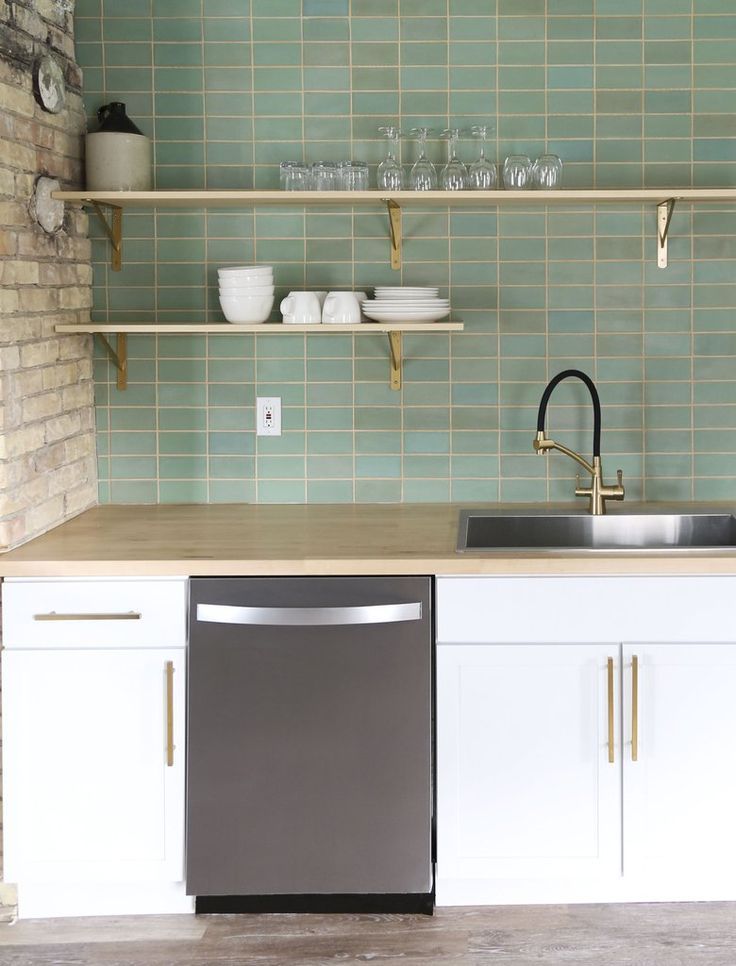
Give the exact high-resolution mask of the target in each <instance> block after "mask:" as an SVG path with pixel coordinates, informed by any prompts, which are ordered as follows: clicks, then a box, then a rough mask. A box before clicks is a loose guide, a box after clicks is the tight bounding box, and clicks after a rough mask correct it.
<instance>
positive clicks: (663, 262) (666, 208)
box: [657, 198, 677, 268]
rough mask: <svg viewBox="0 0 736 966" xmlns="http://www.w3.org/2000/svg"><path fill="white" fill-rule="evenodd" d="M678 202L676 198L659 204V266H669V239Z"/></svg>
mask: <svg viewBox="0 0 736 966" xmlns="http://www.w3.org/2000/svg"><path fill="white" fill-rule="evenodd" d="M676 204H677V202H676V201H675V199H674V198H670V199H669V200H668V201H663V202H661V203H660V204H658V205H657V267H658V268H667V239H668V237H669V233H670V225H671V224H672V216H673V215H674V213H675V205H676Z"/></svg>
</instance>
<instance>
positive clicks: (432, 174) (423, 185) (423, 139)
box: [409, 127, 437, 191]
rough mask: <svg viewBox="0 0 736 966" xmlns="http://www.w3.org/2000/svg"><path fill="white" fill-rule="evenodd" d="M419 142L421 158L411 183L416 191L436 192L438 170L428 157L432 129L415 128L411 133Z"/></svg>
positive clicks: (415, 167) (413, 171)
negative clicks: (428, 140)
mask: <svg viewBox="0 0 736 966" xmlns="http://www.w3.org/2000/svg"><path fill="white" fill-rule="evenodd" d="M409 133H410V134H411V136H412V137H413V138H416V139H417V141H418V142H419V157H418V158H417V160H416V161H415V162H414V167H413V168H412V169H411V173H410V175H409V183H410V185H411V187H412V188H413V189H414V191H434V190H435V188H436V187H437V169H436V168H435V166H434V165H433V164H432V162H431V161H430V160H429V158H428V157H427V137H428V136H429V135H430V134H431V133H432V128H430V127H414V128H412V129H411V131H410V132H409Z"/></svg>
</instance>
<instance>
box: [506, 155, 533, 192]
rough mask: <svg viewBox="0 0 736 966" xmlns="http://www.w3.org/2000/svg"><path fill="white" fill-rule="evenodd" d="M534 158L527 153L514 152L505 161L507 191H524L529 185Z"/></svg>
mask: <svg viewBox="0 0 736 966" xmlns="http://www.w3.org/2000/svg"><path fill="white" fill-rule="evenodd" d="M531 172H532V159H531V158H529V157H527V155H526V154H512V155H510V157H508V158H506V160H505V161H504V163H503V186H504V188H505V189H506V190H507V191H522V190H523V189H524V188H528V187H529V180H530V177H531Z"/></svg>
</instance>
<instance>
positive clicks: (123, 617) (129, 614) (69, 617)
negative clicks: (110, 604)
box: [33, 610, 141, 621]
mask: <svg viewBox="0 0 736 966" xmlns="http://www.w3.org/2000/svg"><path fill="white" fill-rule="evenodd" d="M33 619H34V621H139V620H140V619H141V615H140V614H139V613H137V612H136V611H133V610H130V611H126V612H125V613H122V614H57V613H56V611H55V610H52V611H51V612H50V613H49V614H34V615H33Z"/></svg>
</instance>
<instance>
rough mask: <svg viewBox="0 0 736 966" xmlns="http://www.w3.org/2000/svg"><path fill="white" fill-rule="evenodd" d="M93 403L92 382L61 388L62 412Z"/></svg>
mask: <svg viewBox="0 0 736 966" xmlns="http://www.w3.org/2000/svg"><path fill="white" fill-rule="evenodd" d="M93 403H94V391H93V388H92V383H91V382H88V383H82V384H81V385H79V386H68V387H67V388H65V389H63V390H62V393H61V405H62V409H63V410H64V412H68V411H69V410H72V409H83V408H85V407H88V406H92V405H93Z"/></svg>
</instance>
